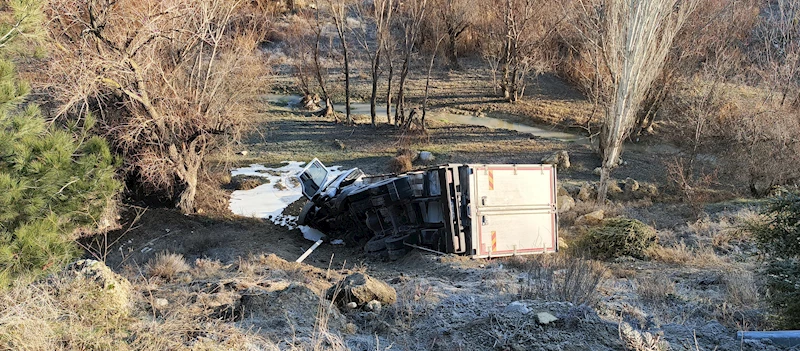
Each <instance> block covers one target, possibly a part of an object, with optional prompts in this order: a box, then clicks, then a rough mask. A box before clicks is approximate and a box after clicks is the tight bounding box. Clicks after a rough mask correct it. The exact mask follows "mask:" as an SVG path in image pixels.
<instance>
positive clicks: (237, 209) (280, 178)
mask: <svg viewBox="0 0 800 351" xmlns="http://www.w3.org/2000/svg"><path fill="white" fill-rule="evenodd" d="M283 163H284V164H285V165H284V166H282V167H278V168H269V167H265V166H263V165H259V164H252V165H250V166H249V167H242V168H236V169H233V170H231V176H232V177H235V176H238V175H245V176H255V177H262V178H266V179H267V180H268V182H267V183H265V184H262V185H259V186H258V187H255V188H253V189H250V190H236V191H234V192H233V193H232V194H231V199H230V203H229V208H230V210H231V212H233V213H234V214H237V215H240V216H245V217H255V218H265V219H269V220H270V221H271V222H272V223H275V224H276V225H279V226H283V227H287V228H289V229H294V228H297V217H296V216H286V215H283V214H282V213H283V210H284V209H286V207H287V206H289V205H290V204H292V203H293V202H295V201H297V200H299V199H300V198H301V197H303V191H302V186H301V184H300V180H299V179H297V176H298V175H299V174H300V172H301V171H302V170H303V167H304V166H305V162H297V161H284V162H283ZM340 168H341V167H340V166H332V167H328V170H329V171H330V174H329V177H334V178H335V177H336V176H338V175H339V174H341V173H342V172H343V171H341V170H340ZM306 228H308V229H306V230H304V229H303V226H301V227H300V230H301V231H303V236H304V237H305V238H306V239H309V240H311V241H317V240H319V239H320V238H321V237H323V236H325V234H323V233H321V232H320V231H318V230H316V229H312V228H309V227H306ZM307 231H308V232H309V233H310V232H311V231H314V232H316V233H318V234H316V233H314V234H313V235H312V234H306V232H307ZM309 236H312V237H316V236H319V237H317V238H316V239H312V238H310V237H309Z"/></svg>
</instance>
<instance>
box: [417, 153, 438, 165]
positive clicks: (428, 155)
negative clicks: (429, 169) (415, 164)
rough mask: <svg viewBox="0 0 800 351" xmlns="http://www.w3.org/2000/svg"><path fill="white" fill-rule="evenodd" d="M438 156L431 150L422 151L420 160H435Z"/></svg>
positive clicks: (427, 161)
mask: <svg viewBox="0 0 800 351" xmlns="http://www.w3.org/2000/svg"><path fill="white" fill-rule="evenodd" d="M435 159H436V157H434V156H433V154H432V153H431V152H430V151H421V152H420V153H419V160H420V161H422V162H425V163H430V162H433V161H434V160H435Z"/></svg>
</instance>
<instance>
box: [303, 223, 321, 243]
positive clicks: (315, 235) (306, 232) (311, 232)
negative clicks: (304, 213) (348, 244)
mask: <svg viewBox="0 0 800 351" xmlns="http://www.w3.org/2000/svg"><path fill="white" fill-rule="evenodd" d="M297 228H299V229H300V231H301V232H303V237H304V238H306V239H308V240H311V241H317V240H320V239H322V238H324V237H325V233H323V232H321V231H319V230H316V229H314V228H311V227H309V226H307V225H301V226H299V227H297Z"/></svg>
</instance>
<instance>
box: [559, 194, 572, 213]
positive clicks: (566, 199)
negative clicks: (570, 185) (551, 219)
mask: <svg viewBox="0 0 800 351" xmlns="http://www.w3.org/2000/svg"><path fill="white" fill-rule="evenodd" d="M556 205H557V206H558V213H564V212H568V211H569V210H571V209H572V208H573V207H575V200H574V199H573V198H572V196H569V195H560V196H558V198H557V199H556Z"/></svg>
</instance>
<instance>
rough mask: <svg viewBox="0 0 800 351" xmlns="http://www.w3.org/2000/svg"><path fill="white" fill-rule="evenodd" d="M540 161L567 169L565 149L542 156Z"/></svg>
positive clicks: (567, 159)
mask: <svg viewBox="0 0 800 351" xmlns="http://www.w3.org/2000/svg"><path fill="white" fill-rule="evenodd" d="M542 163H544V164H551V165H555V166H556V167H557V168H558V169H559V170H562V171H563V170H565V169H569V167H570V165H571V164H570V162H569V153H567V151H566V150H561V151H556V152H554V153H553V154H552V155H550V156H545V157H543V158H542Z"/></svg>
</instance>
